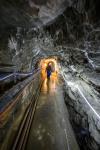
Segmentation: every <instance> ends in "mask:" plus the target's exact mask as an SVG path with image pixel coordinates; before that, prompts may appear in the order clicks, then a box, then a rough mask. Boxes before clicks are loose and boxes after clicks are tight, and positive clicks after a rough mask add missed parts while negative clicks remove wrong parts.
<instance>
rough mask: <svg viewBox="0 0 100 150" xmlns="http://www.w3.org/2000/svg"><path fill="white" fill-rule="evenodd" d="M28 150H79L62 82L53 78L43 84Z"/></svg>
mask: <svg viewBox="0 0 100 150" xmlns="http://www.w3.org/2000/svg"><path fill="white" fill-rule="evenodd" d="M26 149H27V150H33V149H35V150H73V149H74V150H78V149H79V148H78V145H77V142H76V139H75V136H74V133H73V130H72V128H71V125H70V122H69V119H68V112H67V108H66V105H65V103H64V98H63V89H62V84H61V81H60V80H59V81H58V80H57V79H56V80H55V79H54V78H51V79H50V80H47V79H45V80H44V82H43V85H42V88H41V92H40V96H39V99H38V104H37V108H36V113H35V117H34V121H33V123H32V126H31V131H30V134H29V138H28V142H27V147H26Z"/></svg>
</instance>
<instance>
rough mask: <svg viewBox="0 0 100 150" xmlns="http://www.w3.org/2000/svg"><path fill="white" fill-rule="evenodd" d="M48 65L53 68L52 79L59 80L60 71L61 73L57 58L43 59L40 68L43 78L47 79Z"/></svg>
mask: <svg viewBox="0 0 100 150" xmlns="http://www.w3.org/2000/svg"><path fill="white" fill-rule="evenodd" d="M48 64H50V65H51V66H52V70H53V71H52V74H51V78H57V76H58V71H59V67H58V63H57V58H47V59H42V60H41V61H40V68H41V74H42V77H43V78H46V77H47V74H46V68H47V66H48Z"/></svg>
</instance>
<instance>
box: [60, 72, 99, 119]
mask: <svg viewBox="0 0 100 150" xmlns="http://www.w3.org/2000/svg"><path fill="white" fill-rule="evenodd" d="M62 75H63V78H64V80H65V82H66V81H67V80H66V77H65V75H64V73H63V74H62ZM67 85H68V86H70V87H71V88H72V87H74V88H76V89H77V90H78V91H79V93H80V95H81V96H82V97H83V99H84V100H85V102H86V103H87V104H88V106H89V107H90V109H91V110H92V111H93V112H94V114H95V115H96V116H97V117H98V118H99V119H100V115H99V114H98V113H97V111H96V110H95V109H94V108H93V106H92V105H91V104H90V103H89V101H88V99H87V98H86V97H85V95H84V94H83V92H82V91H81V89H80V88H79V86H78V84H75V83H73V82H71V81H67Z"/></svg>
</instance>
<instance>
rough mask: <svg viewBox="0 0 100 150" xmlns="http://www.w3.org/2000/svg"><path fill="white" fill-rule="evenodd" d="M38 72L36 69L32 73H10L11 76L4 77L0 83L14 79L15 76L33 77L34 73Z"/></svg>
mask: <svg viewBox="0 0 100 150" xmlns="http://www.w3.org/2000/svg"><path fill="white" fill-rule="evenodd" d="M39 70H40V69H37V70H35V72H34V71H32V72H28V73H19V72H14V73H11V74H9V75H7V76H6V77H3V78H1V79H0V81H4V80H6V79H9V78H10V77H16V76H30V75H33V74H34V73H36V72H37V71H39Z"/></svg>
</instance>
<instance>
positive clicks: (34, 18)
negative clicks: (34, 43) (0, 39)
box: [0, 0, 70, 28]
mask: <svg viewBox="0 0 100 150" xmlns="http://www.w3.org/2000/svg"><path fill="white" fill-rule="evenodd" d="M69 5H70V3H69V0H53V1H52V0H14V1H13V0H1V1H0V16H1V18H0V27H1V28H3V27H8V26H10V27H11V26H21V27H33V26H41V25H44V24H46V23H48V22H50V21H52V20H54V18H55V17H57V16H58V15H59V14H61V13H62V12H63V11H64V9H65V8H66V7H68V6H69Z"/></svg>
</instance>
